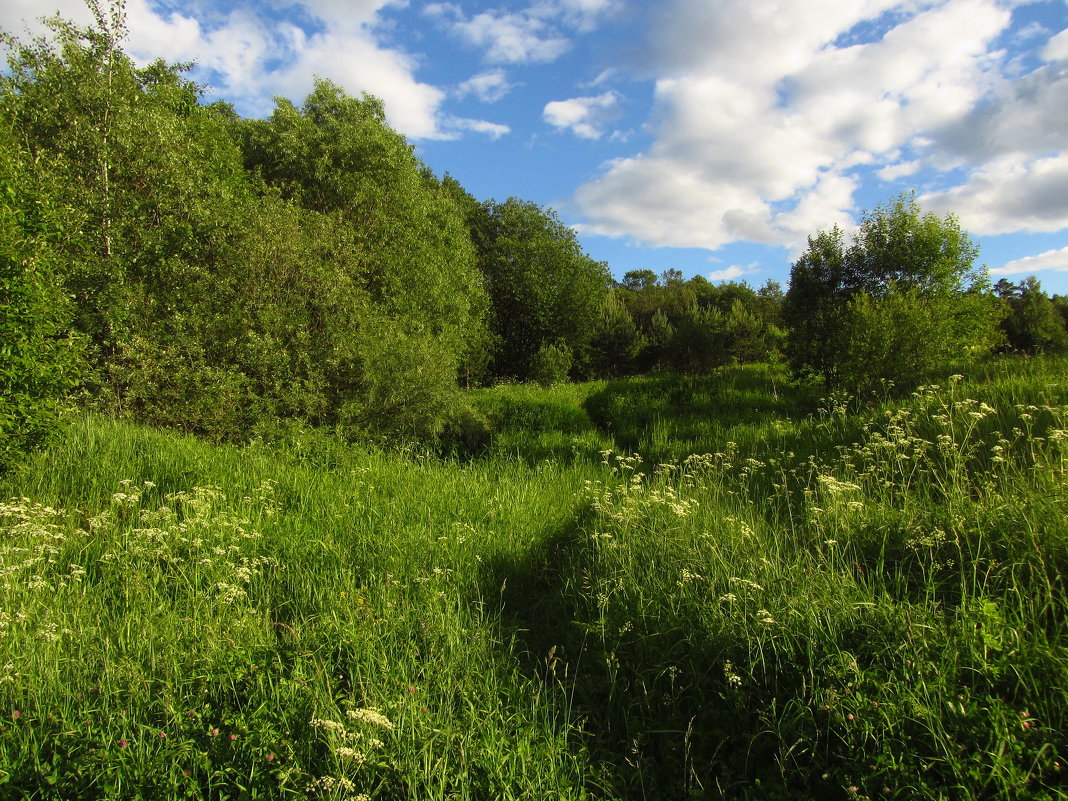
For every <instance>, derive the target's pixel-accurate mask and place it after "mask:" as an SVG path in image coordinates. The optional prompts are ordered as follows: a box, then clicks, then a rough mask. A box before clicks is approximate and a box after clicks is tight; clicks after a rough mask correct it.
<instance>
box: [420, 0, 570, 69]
mask: <svg viewBox="0 0 1068 801" xmlns="http://www.w3.org/2000/svg"><path fill="white" fill-rule="evenodd" d="M424 13H426V14H428V15H429V16H435V17H438V18H439V19H441V20H442V21H443V22H445V24H446V25H447V27H448V28H449V30H450V31H452V33H453V34H454V35H456V36H457V37H459V38H460V39H461V40H463V41H465V42H467V44H469V45H471V46H472V47H477V48H481V49H483V50H484V51H485V59H486V60H487V61H489V62H490V63H494V64H528V63H539V62H547V61H553V60H555V59H556V58H558V57H559V56H561V55H563V54H564V53H565V52H566V51H567V50H568V48H569V47H570V46H571V43H570V41H569V40H568V39H566V38H565V37H564V36H562V35H561V34H560V32H559V31H558V30H557V29H556V27H555V26H554V25H553V24H551V22H550V21H549V20H547V19H546V18H545V17H546V16H547V15H545V14H542V13H537V10H536V9H535V10H530V9H528V10H526V11H520V12H507V11H499V10H496V9H491V10H489V11H483V12H481V13H479V14H475V15H474V16H472V17H468V16H466V15H465V14H464V12H463V10H462V9H461V8H460V7H459V6H457V5H455V4H452V3H435V4H432V5H430V6H427V7H426V8H425V9H424Z"/></svg>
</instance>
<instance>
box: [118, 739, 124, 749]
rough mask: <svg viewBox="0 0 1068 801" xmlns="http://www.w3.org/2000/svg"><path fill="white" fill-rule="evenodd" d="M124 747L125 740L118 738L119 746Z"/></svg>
mask: <svg viewBox="0 0 1068 801" xmlns="http://www.w3.org/2000/svg"><path fill="white" fill-rule="evenodd" d="M125 747H126V741H125V740H119V748H125Z"/></svg>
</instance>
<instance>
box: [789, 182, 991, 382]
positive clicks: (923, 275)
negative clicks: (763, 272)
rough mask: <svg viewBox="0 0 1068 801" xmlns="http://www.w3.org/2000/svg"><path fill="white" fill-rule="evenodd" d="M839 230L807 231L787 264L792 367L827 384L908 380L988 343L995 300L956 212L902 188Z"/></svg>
mask: <svg viewBox="0 0 1068 801" xmlns="http://www.w3.org/2000/svg"><path fill="white" fill-rule="evenodd" d="M845 239H846V238H845V234H844V232H843V231H841V229H839V228H837V227H835V228H832V229H831V230H830V231H821V232H819V233H818V234H816V235H815V236H813V237H810V238H809V242H808V249H807V250H806V251H805V252H804V253H803V254H802V255H801V257H800V258H799V259H798V260H797V261H796V262H795V263H794V265H793V268H792V270H791V273H790V288H789V291H788V292H787V293H786V297H785V304H784V308H783V318H784V320H785V322H786V325H787V326H788V328H789V337H788V340H787V355H788V358H789V361H790V364H791V366H792V367H793V369H794V370H795V372H797V373H798V374H814V375H818V376H820V377H822V378H823V379H824V381H825V382H827V383H828V384H831V385H848V386H853V387H862V386H867V385H871V384H874V383H877V382H879V381H881V380H889V381H893V382H898V383H908V382H909V381H910V380H913V379H915V378H918V377H919V376H920V375H922V373H923V372H924V371H926V370H928V369H931V368H932V367H933V366H935V365H937V364H940V363H944V362H946V361H948V360H950V359H952V358H959V357H961V356H965V355H969V354H972V355H974V354H978V353H982V352H986V351H988V350H989V349H990V348H991V347H992V346H993V345H994V343H995V342H996V326H997V320H998V313H999V311H998V305H997V303H996V302H995V301H994V298H993V296H992V294H991V292H990V288H989V282H988V280H987V278H986V274H985V270H983V269H982V268H978V267H976V266H975V264H974V262H975V259H976V257H977V256H978V249H977V248H976V246H975V245H974V243H972V241H971V239H970V238H969V237H968V235H967V234H966V233H965V232H964V231H962V230H961V228H960V225H959V223H958V222H957V220H956V219H955V218H954V217H953V216H952V215H948V216H946V217H938V216H937V215H935V214H932V213H925V212H923V210H922V209H921V208H920V206H919V204H918V203H917V202H916V200H915V197H914V196H912V195H901V196H899V197H897V198H895V199H894V200H892V201H891V202H889V203H887V204H884V205H881V206H878V207H876V208H875V209H873V210H871V211H869V212H867V213H866V214H865V215H864V217H863V219H862V220H861V223H860V225H859V227H858V229H857V231H856V232H855V233H854V235H853V236H852V238H851V242H850V243H849V244H848V246H847V245H846V241H845Z"/></svg>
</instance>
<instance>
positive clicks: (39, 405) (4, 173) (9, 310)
mask: <svg viewBox="0 0 1068 801" xmlns="http://www.w3.org/2000/svg"><path fill="white" fill-rule="evenodd" d="M35 179H36V176H35V175H34V174H33V168H32V166H31V164H30V163H29V160H28V158H27V157H26V154H25V153H24V152H23V151H22V150H21V149H20V148H19V146H18V142H17V140H16V138H15V137H14V136H13V135H12V132H11V130H10V128H9V127H8V125H7V121H6V120H4V119H3V118H0V472H3V471H4V470H6V469H9V468H10V467H11V466H12V465H13V464H15V463H16V462H18V461H19V460H21V459H22V458H23V457H24V455H25V454H26V452H27V451H29V450H30V449H32V448H34V447H36V446H39V445H40V444H41V443H42V442H43V441H44V440H45V439H46V438H47V437H48V436H49V435H51V434H52V433H54V431H55V430H56V428H57V427H58V425H59V422H60V417H61V413H62V412H63V410H64V407H65V398H66V395H67V393H68V392H69V391H70V390H71V389H72V388H73V387H74V384H75V381H76V378H77V374H78V369H79V356H80V354H79V348H78V347H77V342H76V340H75V339H74V338H73V337H72V335H71V333H70V330H69V321H70V316H71V306H70V302H69V300H68V299H67V297H66V296H65V295H64V293H63V291H62V287H61V285H60V281H59V279H58V277H57V274H56V273H57V269H56V268H57V261H58V260H57V257H56V253H55V250H54V248H53V242H54V241H55V240H56V239H57V238H58V235H59V233H60V231H61V228H60V225H59V219H60V215H61V212H60V210H59V209H58V208H56V207H55V206H54V205H52V203H51V202H50V199H49V198H48V197H47V195H46V194H44V193H42V192H41V191H40V190H39V189H38V187H37V186H36V183H37V182H36V180H35Z"/></svg>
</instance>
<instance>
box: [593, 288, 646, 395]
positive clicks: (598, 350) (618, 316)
mask: <svg viewBox="0 0 1068 801" xmlns="http://www.w3.org/2000/svg"><path fill="white" fill-rule="evenodd" d="M644 348H645V337H644V336H643V335H642V332H641V330H640V329H639V328H638V326H637V325H636V324H635V322H634V318H633V317H632V316H631V314H630V311H629V310H628V309H627V307H626V305H625V304H624V302H623V300H622V299H621V298H620V296H619V291H618V290H612V291H610V292H609V293H608V294H607V295H605V297H604V303H603V305H602V306H601V314H600V317H599V318H598V320H597V325H596V326H595V328H594V331H593V337H592V340H591V342H590V350H591V353H592V361H593V366H594V369H595V370H596V372H597V373H598V374H599V375H603V376H615V375H625V374H627V373H629V372H631V371H632V370H633V368H634V365H635V362H636V360H637V358H638V356H639V354H640V353H641V352H642V350H643V349H644Z"/></svg>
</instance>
